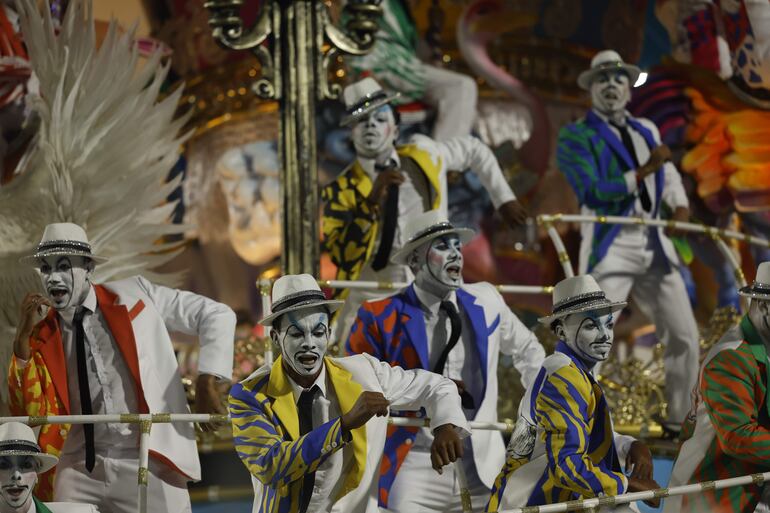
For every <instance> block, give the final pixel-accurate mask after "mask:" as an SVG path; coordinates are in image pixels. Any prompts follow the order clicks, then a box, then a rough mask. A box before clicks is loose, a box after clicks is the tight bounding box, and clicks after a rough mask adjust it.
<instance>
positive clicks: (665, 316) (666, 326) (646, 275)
mask: <svg viewBox="0 0 770 513" xmlns="http://www.w3.org/2000/svg"><path fill="white" fill-rule="evenodd" d="M656 246H657V249H649V248H648V247H646V246H644V245H642V246H638V245H635V244H625V243H623V242H622V241H620V240H618V241H617V242H616V243H613V244H612V246H611V247H610V249H609V251H608V252H607V255H606V256H605V257H604V258H603V259H602V260H601V262H599V264H598V265H597V266H596V267H595V268H594V270H593V271H592V272H591V274H592V275H593V276H594V278H596V281H597V282H598V283H599V286H600V287H601V288H602V290H604V292H605V293H606V294H607V297H608V298H609V299H611V300H613V301H625V300H626V299H627V298H628V296H629V294H631V296H632V297H633V298H634V300H635V301H636V304H637V305H639V308H640V309H641V310H642V313H644V315H646V316H647V317H648V318H649V319H650V320H652V322H654V323H655V332H656V334H657V336H658V339H659V340H660V341H661V343H662V344H663V346H664V347H665V352H664V353H663V364H664V366H665V374H666V400H667V401H668V418H667V419H666V420H667V422H668V423H670V424H671V427H674V428H677V427H679V426H680V425H681V423H682V421H683V420H684V418H685V416H686V415H687V412H688V411H689V409H690V392H691V391H692V389H693V387H694V386H695V384H696V382H697V379H698V356H699V352H700V347H699V345H698V326H697V325H696V324H695V317H694V316H693V312H692V307H691V306H690V300H689V298H688V296H687V291H686V290H685V286H684V281H683V280H682V277H681V275H680V274H679V271H678V270H677V268H676V265H675V264H673V263H669V262H668V260H667V258H666V256H665V254H664V253H663V250H662V249H661V248H660V246H659V245H657V244H656Z"/></svg>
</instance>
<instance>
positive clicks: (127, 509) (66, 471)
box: [54, 454, 192, 513]
mask: <svg viewBox="0 0 770 513" xmlns="http://www.w3.org/2000/svg"><path fill="white" fill-rule="evenodd" d="M138 469H139V460H138V459H136V458H134V459H130V458H111V457H106V458H105V457H104V456H102V455H99V454H97V455H96V464H95V465H94V469H93V472H91V473H89V472H88V470H86V467H85V461H84V460H82V459H81V460H80V461H72V460H70V459H68V457H67V456H65V457H63V458H62V459H61V460H60V461H59V464H58V465H57V466H56V479H55V480H54V499H55V500H56V501H62V502H84V503H87V504H94V505H96V506H98V507H99V511H101V512H103V513H136V512H137V511H138V509H137V504H138V500H139V488H138V486H137V476H138ZM149 470H150V475H149V476H148V478H147V511H149V512H153V513H155V512H158V513H160V512H163V513H190V512H191V511H192V507H191V505H190V494H189V493H188V492H187V480H186V479H185V478H184V477H183V476H182V475H181V474H179V473H177V472H174V471H173V470H171V469H170V468H168V467H167V466H166V465H163V464H162V463H157V462H155V461H154V460H153V459H152V458H150V465H149Z"/></svg>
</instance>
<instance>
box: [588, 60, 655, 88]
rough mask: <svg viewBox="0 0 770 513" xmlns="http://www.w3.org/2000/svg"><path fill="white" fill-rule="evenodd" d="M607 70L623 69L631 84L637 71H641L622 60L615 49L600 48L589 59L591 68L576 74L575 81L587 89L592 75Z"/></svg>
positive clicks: (636, 75)
mask: <svg viewBox="0 0 770 513" xmlns="http://www.w3.org/2000/svg"><path fill="white" fill-rule="evenodd" d="M609 70H622V71H625V72H626V73H627V74H628V80H629V82H630V83H631V85H634V84H635V83H636V79H637V78H639V73H641V72H642V70H640V69H639V68H638V67H636V66H634V65H633V64H627V63H625V62H623V58H622V57H621V56H620V54H619V53H618V52H616V51H615V50H602V51H601V52H599V53H597V54H596V55H594V58H593V59H591V68H590V69H587V70H585V71H584V72H582V73H581V74H580V75H578V79H577V83H578V85H579V86H580V87H581V88H583V89H586V90H588V89H590V88H591V81H592V80H593V78H594V76H596V75H597V74H599V73H601V72H602V71H609Z"/></svg>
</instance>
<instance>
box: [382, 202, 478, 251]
mask: <svg viewBox="0 0 770 513" xmlns="http://www.w3.org/2000/svg"><path fill="white" fill-rule="evenodd" d="M406 228H407V229H406V233H404V238H406V241H407V242H406V243H405V244H404V245H403V246H402V247H401V249H399V250H398V251H396V252H394V253H393V255H391V257H390V260H391V262H393V263H396V264H405V263H406V261H407V259H408V258H409V255H410V254H411V253H412V251H414V250H415V249H417V248H418V247H420V245H421V244H425V243H426V242H428V241H429V240H432V239H435V238H436V237H441V236H442V235H446V234H448V233H454V234H457V236H458V237H459V238H460V242H462V243H463V244H465V243H466V242H468V241H469V240H471V239H472V238H473V236H474V235H476V232H474V231H473V230H471V229H470V228H456V227H455V226H454V225H452V223H450V222H449V220H448V219H447V218H446V216H445V215H443V214H442V213H441V212H440V211H438V210H428V211H427V212H423V213H421V214H419V215H416V216H413V217H412V218H411V219H409V220H408V221H407V223H406Z"/></svg>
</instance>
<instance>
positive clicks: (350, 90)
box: [340, 77, 401, 126]
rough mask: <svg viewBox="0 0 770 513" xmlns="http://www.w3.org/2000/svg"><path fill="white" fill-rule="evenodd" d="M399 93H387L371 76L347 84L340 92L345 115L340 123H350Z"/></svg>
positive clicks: (388, 101) (389, 100)
mask: <svg viewBox="0 0 770 513" xmlns="http://www.w3.org/2000/svg"><path fill="white" fill-rule="evenodd" d="M399 96H401V95H400V93H390V94H389V93H387V92H386V91H385V90H384V89H383V88H382V87H380V84H378V83H377V81H376V80H375V79H373V78H372V77H366V78H363V79H361V80H359V81H358V82H354V83H352V84H350V85H349V86H347V87H346V88H345V90H344V91H343V92H342V99H343V100H344V102H345V111H346V112H345V116H344V117H343V118H342V121H340V125H342V126H348V125H352V124H353V123H355V122H356V121H358V120H359V119H361V118H362V117H364V116H366V115H367V114H369V113H370V112H372V111H373V110H377V109H379V108H380V107H382V106H383V105H385V104H388V103H390V102H391V101H393V100H395V99H396V98H398V97H399Z"/></svg>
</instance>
